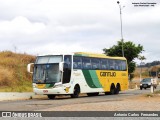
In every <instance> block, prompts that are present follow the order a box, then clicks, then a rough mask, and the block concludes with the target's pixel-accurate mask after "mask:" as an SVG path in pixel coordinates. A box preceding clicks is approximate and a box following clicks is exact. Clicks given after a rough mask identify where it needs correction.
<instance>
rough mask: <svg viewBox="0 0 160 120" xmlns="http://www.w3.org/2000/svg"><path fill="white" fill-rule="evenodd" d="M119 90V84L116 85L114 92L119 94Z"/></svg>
mask: <svg viewBox="0 0 160 120" xmlns="http://www.w3.org/2000/svg"><path fill="white" fill-rule="evenodd" d="M119 91H120V86H119V85H117V87H116V89H115V94H119Z"/></svg>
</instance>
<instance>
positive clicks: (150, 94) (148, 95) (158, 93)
mask: <svg viewBox="0 0 160 120" xmlns="http://www.w3.org/2000/svg"><path fill="white" fill-rule="evenodd" d="M144 96H145V97H155V96H160V90H158V91H154V92H153V93H148V94H145V95H144Z"/></svg>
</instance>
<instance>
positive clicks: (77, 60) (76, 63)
mask: <svg viewBox="0 0 160 120" xmlns="http://www.w3.org/2000/svg"><path fill="white" fill-rule="evenodd" d="M73 69H82V58H81V57H73Z"/></svg>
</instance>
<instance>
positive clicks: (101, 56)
mask: <svg viewBox="0 0 160 120" xmlns="http://www.w3.org/2000/svg"><path fill="white" fill-rule="evenodd" d="M74 55H75V56H85V57H98V58H110V59H112V58H113V59H123V60H126V58H125V57H111V56H106V55H105V54H98V53H88V52H75V53H74Z"/></svg>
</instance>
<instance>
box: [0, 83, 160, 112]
mask: <svg viewBox="0 0 160 120" xmlns="http://www.w3.org/2000/svg"><path fill="white" fill-rule="evenodd" d="M156 90H160V86H158V87H157V89H156ZM150 92H151V90H150V89H149V88H148V89H146V90H144V89H143V90H139V89H137V90H127V91H123V92H120V93H119V94H118V95H105V94H103V93H101V94H100V95H99V96H93V97H88V96H87V95H86V94H83V95H81V96H80V97H79V98H75V99H74V98H71V97H70V96H61V97H57V98H55V99H54V100H49V99H48V98H41V99H40V98H38V99H30V100H15V101H0V106H1V107H0V111H40V110H45V109H47V108H54V107H57V106H63V105H70V104H84V103H85V104H86V103H97V102H99V103H100V102H107V101H115V102H117V101H120V100H122V99H124V98H126V97H130V96H132V97H133V96H135V97H136V96H137V95H141V94H148V93H150Z"/></svg>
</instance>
